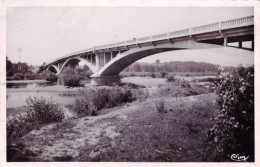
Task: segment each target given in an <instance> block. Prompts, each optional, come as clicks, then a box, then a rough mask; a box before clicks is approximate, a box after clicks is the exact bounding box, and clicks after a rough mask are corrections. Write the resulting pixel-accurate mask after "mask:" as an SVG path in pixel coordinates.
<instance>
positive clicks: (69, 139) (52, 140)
mask: <svg viewBox="0 0 260 167" xmlns="http://www.w3.org/2000/svg"><path fill="white" fill-rule="evenodd" d="M198 97H199V96H197V97H196V98H198ZM156 100H158V99H148V100H147V101H145V102H134V103H131V104H126V105H125V106H121V107H117V108H113V109H106V110H105V113H106V114H104V115H99V116H91V117H84V118H80V119H67V120H65V121H64V122H62V123H56V124H50V125H47V126H44V127H42V128H41V129H40V130H33V131H31V132H30V133H28V134H27V135H25V136H24V137H22V139H21V141H20V143H22V145H23V149H21V150H19V151H18V153H16V154H15V155H14V156H13V157H11V159H12V160H16V161H17V160H18V161H78V160H80V157H81V155H82V154H86V152H87V154H88V155H87V156H89V157H90V158H94V157H95V156H97V155H98V154H100V153H101V152H104V151H106V150H104V149H103V148H100V147H99V144H98V143H100V142H101V141H103V139H104V138H105V139H107V140H106V141H109V142H108V143H107V145H108V147H113V146H114V145H115V139H116V138H117V137H119V136H120V132H119V131H117V127H118V126H120V125H122V124H124V125H127V124H129V123H128V121H129V118H128V117H129V116H132V115H133V114H134V113H136V112H139V111H140V110H141V109H142V108H143V106H144V105H146V106H151V105H153V104H154V103H155V101H156ZM165 100H166V101H167V102H174V101H176V98H167V99H165ZM194 100H195V97H185V98H183V99H182V101H183V102H185V101H194ZM86 150H87V151H86ZM85 156H86V155H85Z"/></svg>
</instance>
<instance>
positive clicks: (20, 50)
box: [17, 48, 23, 62]
mask: <svg viewBox="0 0 260 167" xmlns="http://www.w3.org/2000/svg"><path fill="white" fill-rule="evenodd" d="M22 51H23V50H22V49H21V48H18V49H17V52H19V62H21V61H22V60H21V53H22Z"/></svg>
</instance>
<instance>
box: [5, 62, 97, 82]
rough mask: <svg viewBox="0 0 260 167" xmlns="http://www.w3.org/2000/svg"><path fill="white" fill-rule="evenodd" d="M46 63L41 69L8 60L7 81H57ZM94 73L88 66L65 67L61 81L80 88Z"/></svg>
mask: <svg viewBox="0 0 260 167" xmlns="http://www.w3.org/2000/svg"><path fill="white" fill-rule="evenodd" d="M44 65H45V63H43V65H41V66H39V67H34V66H29V65H28V64H27V63H21V62H18V63H12V62H11V61H10V60H8V58H6V79H7V80H35V79H44V80H47V81H56V80H57V79H58V77H57V76H56V75H55V74H54V73H52V72H51V71H46V70H45V68H44ZM91 74H92V72H91V71H90V70H89V68H88V67H87V66H82V67H78V68H71V67H65V68H64V70H63V72H62V75H61V76H60V80H62V81H64V83H65V85H67V86H79V85H80V81H82V80H88V79H90V75H91Z"/></svg>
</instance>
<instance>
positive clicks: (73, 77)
mask: <svg viewBox="0 0 260 167" xmlns="http://www.w3.org/2000/svg"><path fill="white" fill-rule="evenodd" d="M61 77H62V79H63V81H64V84H65V85H66V86H69V87H78V86H81V84H80V81H81V80H82V79H83V76H81V75H80V73H79V72H78V71H77V70H76V69H73V68H71V67H67V68H65V69H64V71H63V74H62V76H61Z"/></svg>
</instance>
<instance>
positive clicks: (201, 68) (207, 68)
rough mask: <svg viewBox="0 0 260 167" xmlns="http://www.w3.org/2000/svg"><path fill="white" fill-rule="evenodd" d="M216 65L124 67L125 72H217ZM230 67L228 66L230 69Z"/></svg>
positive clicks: (179, 63)
mask: <svg viewBox="0 0 260 167" xmlns="http://www.w3.org/2000/svg"><path fill="white" fill-rule="evenodd" d="M218 68H219V66H218V65H215V64H210V63H204V62H193V61H188V62H180V61H176V62H166V63H160V60H156V62H155V63H134V64H132V65H130V66H128V67H127V68H126V70H125V71H126V72H155V71H157V72H158V71H164V72H218ZM230 69H232V68H228V70H230Z"/></svg>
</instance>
